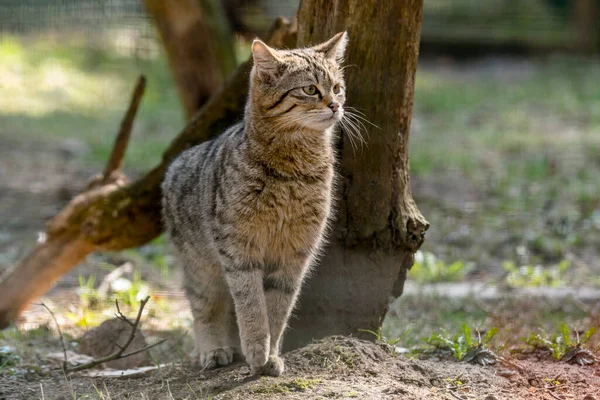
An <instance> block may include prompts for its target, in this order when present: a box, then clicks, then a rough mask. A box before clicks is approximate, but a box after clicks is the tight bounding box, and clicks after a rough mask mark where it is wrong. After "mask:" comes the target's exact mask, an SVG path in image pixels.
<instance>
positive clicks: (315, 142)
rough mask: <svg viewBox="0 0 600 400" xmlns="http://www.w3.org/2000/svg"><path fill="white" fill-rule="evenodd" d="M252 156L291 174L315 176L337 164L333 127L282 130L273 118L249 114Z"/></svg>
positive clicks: (248, 141)
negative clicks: (314, 174)
mask: <svg viewBox="0 0 600 400" xmlns="http://www.w3.org/2000/svg"><path fill="white" fill-rule="evenodd" d="M244 132H245V135H246V141H247V145H248V146H247V149H248V151H249V156H251V157H252V158H255V159H256V160H258V161H260V162H261V163H263V164H265V165H268V166H269V167H270V168H273V169H275V170H278V171H280V172H282V173H285V174H289V175H298V174H312V173H317V172H319V171H323V170H324V169H327V168H328V167H329V166H331V165H333V163H334V154H333V145H332V142H333V127H332V128H329V129H326V130H324V131H318V130H313V129H309V128H306V127H302V126H300V125H294V126H289V127H285V128H278V127H277V125H276V124H273V122H272V121H270V120H269V118H265V117H260V116H258V115H256V114H254V115H252V114H250V115H248V113H247V115H246V118H245V126H244Z"/></svg>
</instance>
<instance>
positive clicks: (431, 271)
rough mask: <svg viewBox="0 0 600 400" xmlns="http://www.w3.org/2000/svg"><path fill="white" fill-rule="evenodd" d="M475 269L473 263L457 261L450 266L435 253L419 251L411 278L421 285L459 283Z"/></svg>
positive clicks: (411, 271)
mask: <svg viewBox="0 0 600 400" xmlns="http://www.w3.org/2000/svg"><path fill="white" fill-rule="evenodd" d="M473 268H474V265H473V263H468V262H464V261H456V262H454V263H452V264H449V265H448V264H446V263H444V261H442V260H440V259H439V258H437V257H436V256H435V254H433V253H428V252H423V251H417V252H416V253H415V263H414V265H413V267H412V268H411V270H410V272H409V276H410V277H411V278H412V279H414V280H415V281H417V282H419V283H436V282H457V281H460V280H462V279H463V278H464V277H465V276H466V275H467V273H468V272H469V271H471V270H472V269H473Z"/></svg>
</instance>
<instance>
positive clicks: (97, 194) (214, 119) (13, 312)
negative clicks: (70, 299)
mask: <svg viewBox="0 0 600 400" xmlns="http://www.w3.org/2000/svg"><path fill="white" fill-rule="evenodd" d="M266 40H267V42H268V43H269V44H270V45H272V46H275V47H294V46H295V43H296V32H295V24H293V23H290V22H288V21H286V20H284V19H283V18H280V19H278V20H277V21H276V23H275V24H274V25H273V27H272V28H271V30H270V31H269V33H268V35H267V39H266ZM250 69H251V63H250V61H247V62H245V63H243V64H242V65H240V67H239V68H238V69H237V71H236V73H235V74H234V76H233V77H232V78H231V79H230V80H229V81H228V82H227V83H226V84H225V86H224V87H223V89H222V90H221V91H220V92H219V93H217V94H215V95H214V96H213V97H211V99H210V100H209V101H208V102H207V103H206V104H205V105H204V107H203V108H202V109H201V110H200V112H198V113H197V114H196V116H195V117H194V118H193V120H192V121H191V122H190V123H189V124H188V125H187V126H186V127H185V129H183V131H182V132H181V133H180V134H179V136H177V137H176V138H175V140H174V141H173V142H172V143H171V145H170V146H169V148H168V149H167V150H166V151H165V153H164V154H163V159H162V162H161V163H160V164H159V165H158V166H156V167H155V168H154V169H153V170H151V171H150V172H148V173H147V174H146V175H145V176H144V177H142V178H141V179H139V180H137V181H135V182H132V183H130V184H127V185H125V186H121V185H119V184H118V183H114V182H109V183H107V184H103V185H100V186H93V187H91V188H89V189H88V190H86V191H84V192H83V193H81V194H80V195H78V196H76V197H75V198H74V199H73V200H72V201H71V202H70V203H69V204H68V205H67V206H66V207H65V208H64V209H63V210H62V211H61V212H60V213H58V214H57V215H56V216H55V217H54V218H53V219H52V220H51V221H50V222H49V223H48V226H47V229H46V230H47V239H46V241H45V242H44V243H40V244H38V245H37V246H36V247H35V248H34V249H33V250H32V251H31V252H30V253H29V254H28V255H27V256H26V257H25V258H23V259H22V260H21V261H20V262H19V263H18V264H17V265H16V267H15V268H14V269H12V270H11V271H10V272H9V273H7V274H6V275H5V276H4V277H3V279H2V281H1V282H0V293H1V294H2V295H1V297H0V328H4V327H7V326H8V325H9V324H10V323H11V322H12V321H14V320H15V318H17V317H18V315H19V314H20V313H21V312H22V311H23V310H24V309H25V307H26V306H27V305H28V304H29V303H30V302H31V301H32V300H33V299H35V298H37V297H39V296H41V295H42V294H43V293H45V292H46V291H47V290H48V289H49V288H50V287H51V286H52V285H53V284H54V282H55V281H56V280H57V279H58V278H59V277H60V276H61V275H62V274H64V273H66V272H67V271H69V270H70V269H72V268H73V267H74V266H75V265H77V264H78V263H80V262H81V261H83V260H84V259H85V257H86V256H87V255H88V254H90V253H92V252H94V251H100V250H112V251H118V250H123V249H126V248H130V247H135V246H140V245H142V244H144V243H147V242H148V241H150V240H152V239H153V238H155V237H156V236H158V235H159V234H160V233H161V232H162V230H163V227H162V224H161V210H160V197H161V193H160V183H161V181H162V178H163V175H164V172H165V170H166V168H167V166H168V165H169V163H170V162H171V161H172V160H173V159H174V158H175V157H176V156H177V155H178V154H179V153H180V152H182V151H183V150H185V149H187V148H189V147H191V146H194V145H196V144H199V143H202V142H204V141H206V140H210V139H211V138H214V137H216V136H217V135H218V134H219V133H220V132H221V131H222V130H223V129H224V128H225V127H227V126H229V125H231V124H232V123H233V122H234V121H235V120H236V119H240V118H241V117H242V115H243V110H244V105H245V102H246V97H247V90H248V78H249V72H250ZM118 142H119V141H118V140H117V143H118Z"/></svg>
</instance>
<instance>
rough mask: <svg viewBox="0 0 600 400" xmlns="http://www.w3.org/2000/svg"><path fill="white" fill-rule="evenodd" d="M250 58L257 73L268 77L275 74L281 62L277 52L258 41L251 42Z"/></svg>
mask: <svg viewBox="0 0 600 400" xmlns="http://www.w3.org/2000/svg"><path fill="white" fill-rule="evenodd" d="M252 58H253V59H254V65H255V67H256V69H257V71H258V72H260V73H263V74H264V73H266V74H270V75H272V74H274V73H275V72H277V69H278V66H279V65H280V64H281V62H282V61H281V58H280V57H279V53H278V52H277V50H275V49H272V48H271V47H269V46H267V45H266V44H265V43H264V42H262V41H260V40H258V39H256V40H255V41H254V42H252Z"/></svg>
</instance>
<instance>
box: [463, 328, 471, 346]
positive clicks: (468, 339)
mask: <svg viewBox="0 0 600 400" xmlns="http://www.w3.org/2000/svg"><path fill="white" fill-rule="evenodd" d="M462 328H463V334H464V336H465V342H466V343H467V346H468V347H471V346H473V336H472V331H471V327H470V326H469V324H467V323H464V324H463V327H462Z"/></svg>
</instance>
